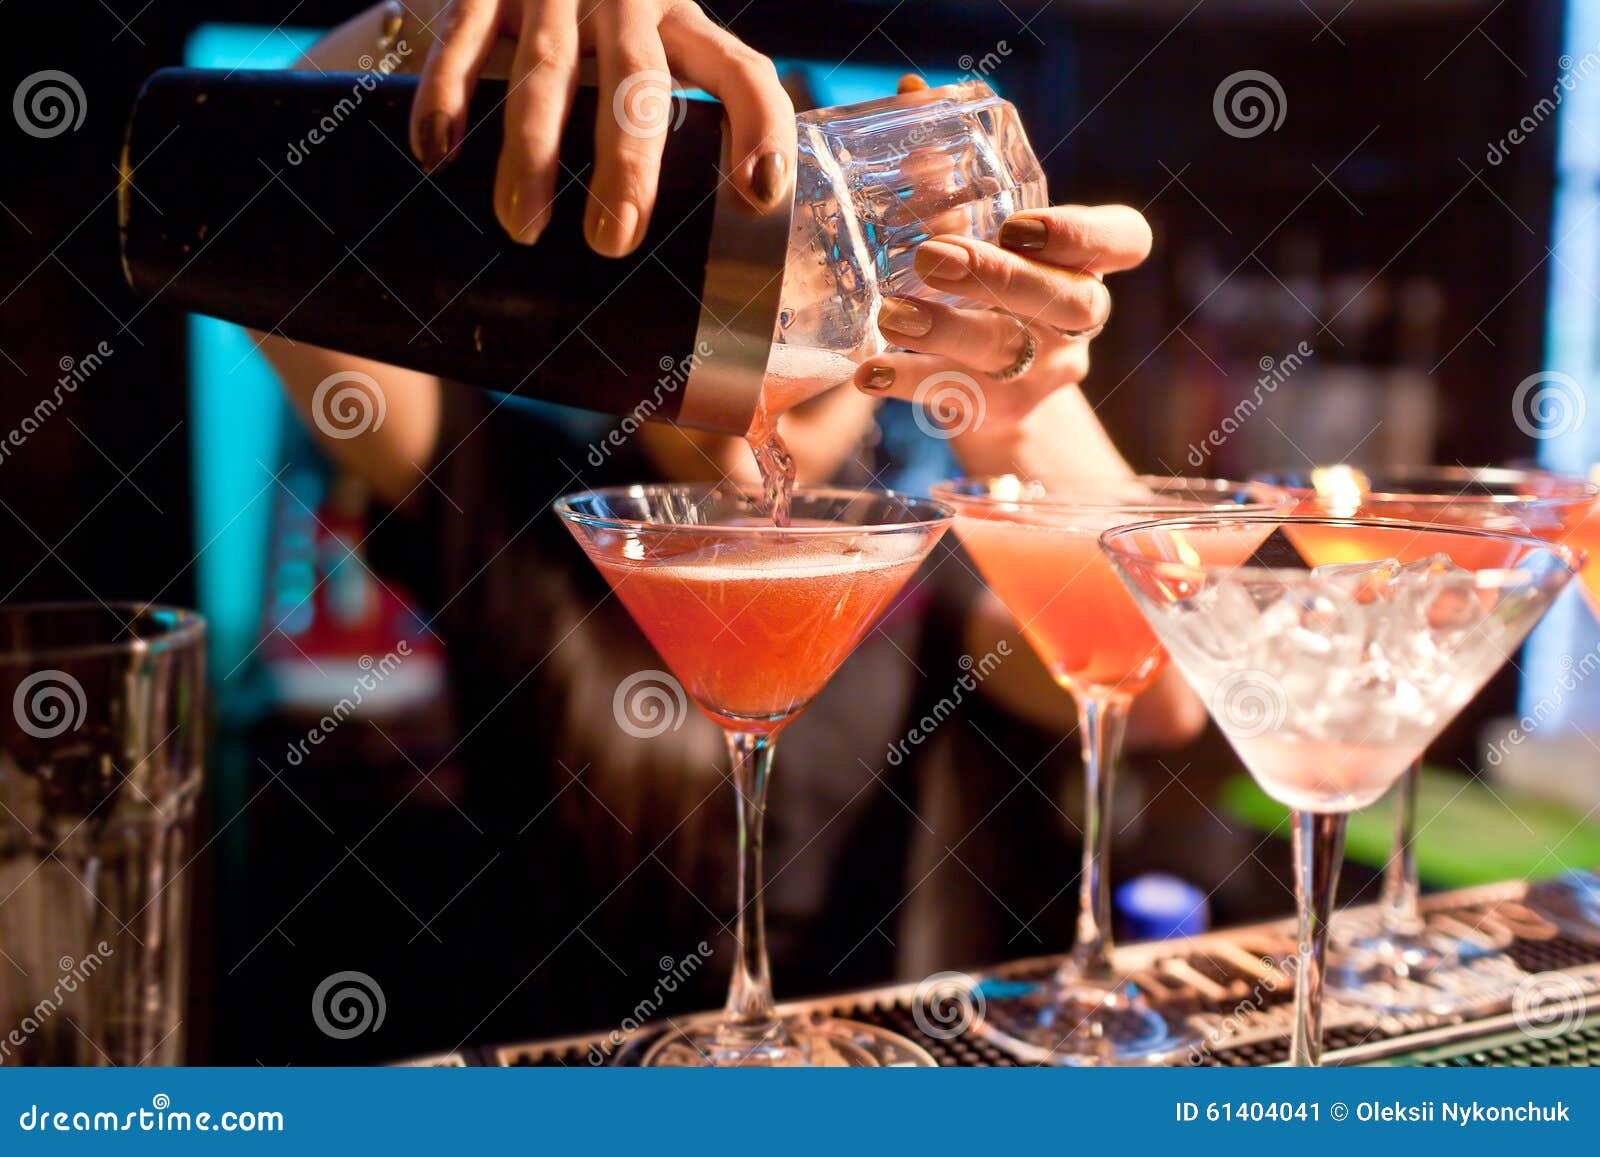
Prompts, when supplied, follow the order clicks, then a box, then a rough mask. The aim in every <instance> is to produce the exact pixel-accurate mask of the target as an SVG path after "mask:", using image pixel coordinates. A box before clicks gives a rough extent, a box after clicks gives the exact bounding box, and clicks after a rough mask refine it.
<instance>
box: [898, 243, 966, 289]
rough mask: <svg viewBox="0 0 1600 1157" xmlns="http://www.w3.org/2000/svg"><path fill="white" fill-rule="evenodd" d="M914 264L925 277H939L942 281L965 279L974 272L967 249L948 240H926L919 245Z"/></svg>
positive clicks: (913, 260)
mask: <svg viewBox="0 0 1600 1157" xmlns="http://www.w3.org/2000/svg"><path fill="white" fill-rule="evenodd" d="M912 264H913V265H914V266H915V268H916V270H917V272H918V273H920V274H922V276H923V277H937V278H939V279H940V280H942V281H964V280H966V278H967V277H968V276H969V275H970V274H971V273H972V265H971V258H969V257H968V255H967V251H966V250H965V249H964V248H962V247H961V246H960V245H952V244H951V243H950V242H948V241H924V242H923V243H922V244H921V245H919V246H917V255H916V257H914V258H913V259H912Z"/></svg>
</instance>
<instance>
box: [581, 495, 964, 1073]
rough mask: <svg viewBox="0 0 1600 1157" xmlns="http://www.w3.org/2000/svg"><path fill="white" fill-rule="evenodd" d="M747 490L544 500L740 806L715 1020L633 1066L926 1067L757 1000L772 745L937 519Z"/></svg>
mask: <svg viewBox="0 0 1600 1157" xmlns="http://www.w3.org/2000/svg"><path fill="white" fill-rule="evenodd" d="M761 509H762V507H761V495H760V494H759V492H757V491H755V490H744V489H739V488H733V487H705V486H675V485H666V486H629V487H622V488H617V489H612V490H594V491H588V492H586V493H582V494H573V495H569V496H567V497H566V498H563V499H561V500H560V501H559V502H557V503H556V511H557V513H559V514H560V515H561V518H562V520H563V521H564V522H565V523H566V526H567V529H568V530H570V531H571V532H572V535H573V537H574V538H576V539H577V540H578V543H579V544H580V545H581V546H582V547H583V550H584V553H585V554H587V555H588V556H589V560H590V561H591V562H593V563H594V564H595V566H597V567H598V568H599V569H600V573H601V574H602V575H604V576H605V579H606V581H607V582H608V583H610V584H611V589H612V590H613V591H614V592H615V593H616V596H617V598H618V599H620V600H621V601H622V605H623V606H625V607H627V608H628V612H629V613H630V614H631V615H632V616H633V618H634V621H635V622H636V623H638V624H639V628H640V630H642V631H643V632H644V633H645V636H646V637H647V638H649V640H650V642H651V643H652V644H654V646H655V648H656V650H657V651H658V652H659V653H660V655H661V658H662V660H663V661H664V662H665V663H666V665H667V666H668V667H670V668H671V669H672V673H673V674H674V675H675V676H676V677H677V678H678V680H679V681H680V682H681V683H682V684H683V687H684V689H685V690H686V691H687V692H688V694H689V696H690V697H691V698H692V699H693V700H694V701H695V703H696V704H697V705H698V706H699V708H700V709H701V710H702V711H704V712H705V713H706V714H707V715H708V716H710V717H711V719H712V721H713V722H715V723H716V724H718V725H719V726H720V727H721V728H722V729H723V731H724V732H726V734H727V739H728V752H729V755H730V757H731V759H732V762H733V780H734V787H735V789H736V790H737V792H738V799H739V910H738V925H737V933H736V939H737V943H738V955H737V958H736V959H735V961H734V966H733V980H732V983H731V985H730V987H729V991H728V1001H727V1005H726V1006H725V1008H724V1010H723V1012H722V1016H721V1018H720V1019H714V1018H713V1019H711V1020H709V1021H706V1020H701V1021H697V1022H691V1023H689V1024H686V1025H683V1026H675V1027H674V1030H673V1031H671V1032H669V1033H668V1034H667V1035H665V1036H664V1037H663V1038H662V1039H661V1040H660V1041H659V1042H658V1043H657V1044H655V1045H654V1046H653V1047H652V1048H651V1050H650V1052H649V1053H648V1054H647V1055H646V1057H645V1060H644V1063H645V1064H647V1065H670V1066H683V1065H694V1066H700V1065H748V1066H762V1067H789V1066H798V1065H819V1066H821V1065H827V1066H859V1067H871V1066H878V1065H907V1064H909V1065H931V1064H933V1063H934V1062H933V1059H932V1058H931V1057H929V1056H928V1054H927V1053H926V1052H925V1051H923V1050H922V1049H920V1048H918V1047H917V1046H916V1045H914V1044H912V1043H911V1042H910V1041H908V1040H906V1039H905V1038H904V1037H901V1036H898V1035H896V1034H894V1033H890V1032H886V1031H884V1030H883V1029H879V1028H876V1027H873V1026H870V1025H864V1024H858V1023H855V1022H851V1021H843V1020H820V1019H819V1020H808V1021H805V1022H799V1021H787V1020H784V1019H783V1018H781V1017H779V1016H778V1014H777V1011H776V1008H775V1006H774V1004H773V999H772V980H771V974H770V972H769V969H768V966H767V950H766V936H765V928H764V924H763V918H762V902H761V893H762V887H763V885H762V877H761V852H762V820H763V817H764V815H765V810H766V794H767V783H768V780H769V779H770V778H771V773H772V754H773V748H774V744H775V742H776V740H777V736H778V733H779V732H781V731H782V730H783V729H784V727H786V726H788V724H790V723H791V722H793V721H794V720H795V718H796V717H798V716H799V714H800V713H801V712H802V711H804V710H805V708H806V705H807V704H808V703H810V702H811V700H812V698H813V697H814V696H815V695H816V694H817V692H818V691H820V690H822V687H823V685H824V684H826V683H827V681H828V680H829V679H830V678H831V677H832V676H833V673H834V671H835V670H837V669H838V667H839V664H841V663H843V662H844V661H845V659H846V658H848V657H849V655H850V653H851V652H852V651H853V650H855V647H856V644H857V643H858V642H860V641H861V638H862V636H864V635H865V634H866V633H867V632H868V631H869V630H871V629H872V627H873V625H874V624H875V623H876V622H877V621H878V618H879V616H880V615H882V614H883V611H884V609H885V608H886V607H887V606H888V605H889V603H890V601H891V600H892V599H893V598H894V597H895V595H896V594H897V593H898V592H899V591H900V588H901V587H902V586H903V585H904V584H905V582H906V580H907V579H909V578H910V577H911V576H912V575H913V574H914V573H915V572H916V570H917V567H918V566H920V565H921V563H922V560H923V559H924V558H926V557H927V554H928V552H929V551H930V550H932V549H933V546H934V544H935V543H936V542H938V541H939V538H940V536H942V535H943V534H944V531H945V528H946V527H948V526H949V524H950V518H951V511H950V509H949V508H948V507H945V506H941V505H940V504H939V503H936V502H929V501H926V500H922V499H914V498H904V497H901V496H899V495H896V494H889V493H884V492H877V493H873V492H864V491H852V490H830V489H822V488H809V487H802V488H798V489H796V490H795V491H794V496H793V501H792V504H791V506H790V518H791V524H790V525H789V526H787V527H783V528H779V527H776V526H774V525H773V524H772V521H771V519H770V518H768V517H766V516H764V515H763V514H762V513H761Z"/></svg>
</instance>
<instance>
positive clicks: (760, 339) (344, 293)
mask: <svg viewBox="0 0 1600 1157" xmlns="http://www.w3.org/2000/svg"><path fill="white" fill-rule="evenodd" d="M416 83H417V82H416V80H415V78H413V77H408V76H399V75H389V76H379V75H377V74H373V73H323V74H317V73H311V72H236V73H233V74H226V73H222V72H216V71H207V70H195V69H166V70H163V71H161V72H158V73H156V74H155V75H154V76H152V77H151V78H150V80H149V81H148V82H147V83H146V84H145V87H144V90H143V92H142V93H141V94H140V97H139V100H138V103H137V105H136V107H135V110H134V113H133V116H132V119H131V121H130V123H129V127H128V135H127V142H126V146H125V148H124V153H123V158H122V166H121V168H122V186H121V192H120V198H119V207H120V214H121V238H122V259H123V267H124V271H125V274H126V276H127V279H128V283H129V285H130V286H131V287H132V288H133V291H134V293H135V294H136V295H137V296H138V297H140V298H141V299H143V300H146V301H155V300H159V301H161V302H163V303H165V304H169V305H175V306H181V307H183V308H186V309H191V310H194V311H196V312H199V313H205V314H210V315H212V316H215V317H220V318H224V319H226V320H229V321H235V322H239V323H241V324H244V325H248V326H251V327H252V328H255V329H259V330H262V331H264V332H270V333H276V334H281V335H285V336H287V337H289V338H292V339H293V340H295V341H303V342H307V343H310V344H312V345H319V346H327V347H330V348H333V349H338V350H343V351H347V352H349V353H353V354H359V355H362V356H366V357H371V358H376V359H378V360H380V361H386V362H390V363H394V364H398V365H403V366H407V367H410V368H413V369H419V370H423V371H426V372H430V373H436V374H439V375H441V376H444V377H447V378H450V379H453V380H457V381H461V382H467V383H471V384H474V385H478V386H482V387H485V388H489V389H493V390H499V391H504V392H511V393H517V394H521V395H524V396H529V397H535V398H539V399H541V400H544V401H550V402H558V403H563V404H567V405H573V406H578V407H582V408H585V409H591V410H601V411H606V412H609V413H613V414H618V415H631V416H633V417H635V418H639V419H665V420H671V421H675V422H679V423H683V424H685V425H692V426H699V427H704V428H707V429H713V430H720V431H724V432H727V433H735V434H743V433H745V432H746V431H747V430H748V429H749V428H750V426H751V422H752V418H753V417H754V415H755V414H756V412H757V410H758V408H759V407H761V406H762V405H763V402H764V403H765V406H766V409H767V410H768V411H769V412H772V411H781V410H783V409H786V408H787V407H788V406H789V405H791V404H793V403H794V402H796V401H799V400H801V399H803V398H805V397H807V396H810V395H811V394H814V393H816V392H819V391H820V390H822V389H825V388H827V387H828V386H831V385H834V384H837V383H838V382H841V381H843V380H844V379H846V378H847V377H848V376H849V375H850V373H851V372H852V370H853V368H854V365H855V363H856V362H858V361H859V360H860V359H861V358H863V357H866V356H870V355H871V354H874V353H877V352H881V350H882V349H883V341H882V338H881V337H880V336H879V334H878V330H877V325H876V318H877V310H878V306H879V303H880V301H881V298H882V295H883V294H884V293H886V292H918V290H917V287H916V286H915V285H914V284H913V283H914V281H915V274H914V273H913V272H912V271H911V266H910V261H911V251H912V249H914V247H915V245H916V244H917V242H918V241H920V240H921V239H923V238H925V237H927V236H930V235H932V233H933V232H969V233H973V234H974V235H980V236H987V235H992V234H993V233H994V232H995V231H997V230H998V228H999V224H1000V222H1001V221H1002V220H1003V219H1004V217H1005V216H1006V215H1007V214H1009V213H1010V212H1013V211H1015V210H1016V209H1019V208H1026V207H1030V206H1034V205H1039V204H1043V203H1044V182H1043V179H1042V177H1041V176H1040V173H1039V167H1038V163H1037V161H1036V160H1035V159H1034V157H1033V153H1032V151H1031V150H1030V149H1029V148H1028V145H1027V139H1026V137H1025V136H1024V135H1023V133H1022V129H1021V125H1020V123H1019V122H1018V121H1017V117H1016V112H1015V110H1014V109H1012V107H1011V106H1010V105H1009V104H1007V103H1006V102H1004V101H1001V100H1000V99H999V98H998V97H996V96H995V95H994V94H993V93H992V92H990V91H989V89H988V88H987V86H985V85H983V84H981V83H978V82H973V83H967V84H961V85H952V86H947V87H945V88H942V89H930V90H926V91H924V92H920V93H911V94H905V95H902V96H898V97H893V98H889V99H887V100H882V101H873V102H869V103H867V104H864V105H855V106H845V107H841V108H837V109H826V110H822V111H820V112H814V113H808V114H805V115H804V116H802V117H801V118H800V121H799V126H798V127H799V130H800V134H799V135H800V150H799V156H798V158H797V162H796V166H795V168H796V181H795V193H794V196H793V198H792V200H791V199H789V198H785V199H784V202H783V203H782V205H781V207H780V208H778V209H775V210H773V211H771V212H768V213H765V214H760V215H757V214H753V213H752V212H751V211H750V210H749V208H748V207H747V206H746V205H745V204H744V203H743V201H742V199H741V198H740V197H739V196H738V194H737V193H736V192H735V191H734V190H733V188H732V186H731V185H730V184H729V183H728V182H727V181H726V180H725V179H724V177H723V174H724V173H725V172H726V171H727V161H728V146H727V143H726V135H725V124H724V117H723V110H722V108H721V106H720V105H719V104H717V103H716V102H714V101H710V100H703V99H690V98H686V97H683V96H681V95H678V96H674V98H673V101H674V103H673V108H672V114H671V116H670V117H669V118H668V120H669V122H670V123H669V124H668V125H667V126H665V127H664V128H663V131H665V132H666V141H665V154H664V157H663V161H662V168H661V182H660V189H659V192H658V194H657V203H656V208H655V211H654V213H653V215H652V218H651V223H650V228H649V231H648V233H647V234H646V236H645V239H644V242H643V243H642V244H641V245H640V246H639V248H638V249H637V251H636V252H635V253H634V254H632V255H631V256H629V257H625V258H621V259H615V258H608V257H601V256H599V255H597V254H595V253H594V252H592V251H591V250H590V249H589V247H588V245H587V243H586V242H585V241H584V238H583V230H582V218H583V212H584V206H585V197H586V194H585V185H586V181H587V178H588V176H589V174H590V172H591V170H592V166H593V160H594V127H595V120H596V118H597V117H598V116H610V115H620V113H616V112H615V111H614V110H613V109H611V108H609V107H606V105H605V102H602V101H601V100H600V99H599V98H598V95H597V92H596V90H595V89H594V88H589V87H580V88H579V90H578V92H577V96H576V99H575V101H574V105H573V110H572V114H571V117H570V120H569V122H568V126H567V131H566V133H565V135H564V138H563V141H562V151H561V169H560V174H559V191H558V193H557V195H556V200H555V205H554V213H553V219H552V221H551V223H550V224H549V226H548V227H547V228H546V229H545V231H544V233H543V234H542V235H541V236H540V238H539V240H538V242H537V243H536V244H534V245H532V246H525V245H521V244H518V243H516V242H514V241H512V240H511V239H510V238H509V237H507V236H506V235H505V233H504V231H503V230H502V229H501V228H500V226H499V224H498V222H497V221H496V219H495V216H494V211H493V203H492V192H491V191H492V188H493V176H494V169H495V164H496V160H497V158H498V155H499V150H500V141H501V137H502V131H501V126H500V123H499V117H500V110H501V108H502V106H503V103H504V100H505V96H506V85H505V82H503V81H491V80H485V81H483V82H482V83H480V84H479V85H478V87H477V89H476V91H475V94H474V97H473V102H472V108H471V113H470V116H469V122H468V129H467V132H466V134H465V138H464V140H463V143H462V144H461V146H460V148H459V150H458V153H457V155H456V156H455V158H454V159H453V161H452V162H451V163H450V164H449V165H447V166H446V167H444V168H442V169H440V170H436V171H434V172H431V173H430V172H425V171H424V170H423V169H422V168H421V167H420V166H419V165H418V164H417V163H416V161H415V160H414V159H413V158H412V156H411V154H410V150H409V147H408V144H407V120H408V112H409V109H410V106H411V99H412V96H413V94H414V92H415V89H416Z"/></svg>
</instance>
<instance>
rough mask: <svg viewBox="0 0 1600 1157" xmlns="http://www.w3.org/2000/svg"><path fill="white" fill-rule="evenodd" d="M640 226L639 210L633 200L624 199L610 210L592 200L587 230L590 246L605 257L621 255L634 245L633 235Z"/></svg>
mask: <svg viewBox="0 0 1600 1157" xmlns="http://www.w3.org/2000/svg"><path fill="white" fill-rule="evenodd" d="M638 228H639V210H638V209H636V208H635V207H634V205H633V202H631V201H623V202H622V203H621V204H620V205H617V206H615V207H614V208H612V209H610V210H606V209H602V208H599V207H597V206H596V205H594V204H593V203H592V202H591V204H590V206H589V219H588V221H587V222H586V223H585V232H586V233H587V234H588V237H589V245H590V247H591V248H592V249H593V250H594V251H595V252H596V253H598V254H600V255H601V256H603V257H621V256H623V255H624V254H626V253H627V252H628V251H629V250H630V249H631V248H632V246H633V235H634V233H635V232H637V230H638Z"/></svg>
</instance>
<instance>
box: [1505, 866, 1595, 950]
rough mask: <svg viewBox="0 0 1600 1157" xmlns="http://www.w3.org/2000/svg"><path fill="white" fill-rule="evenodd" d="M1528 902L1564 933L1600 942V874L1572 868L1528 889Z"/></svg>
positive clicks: (1526, 902) (1583, 939)
mask: <svg viewBox="0 0 1600 1157" xmlns="http://www.w3.org/2000/svg"><path fill="white" fill-rule="evenodd" d="M1524 903H1525V904H1527V906H1528V907H1529V908H1532V909H1533V911H1534V912H1535V913H1537V914H1538V915H1540V916H1543V917H1544V918H1545V919H1546V920H1549V921H1550V922H1551V923H1552V924H1554V925H1555V926H1556V927H1557V928H1559V929H1560V930H1561V932H1562V934H1563V935H1566V936H1569V937H1571V938H1572V939H1573V940H1577V941H1579V942H1580V943H1583V944H1600V876H1596V875H1595V874H1594V873H1592V872H1569V873H1567V874H1566V875H1564V876H1557V877H1556V878H1555V879H1553V880H1541V881H1540V882H1539V883H1537V884H1534V885H1533V886H1532V887H1530V888H1529V889H1528V896H1527V899H1526V900H1525V901H1524Z"/></svg>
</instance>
